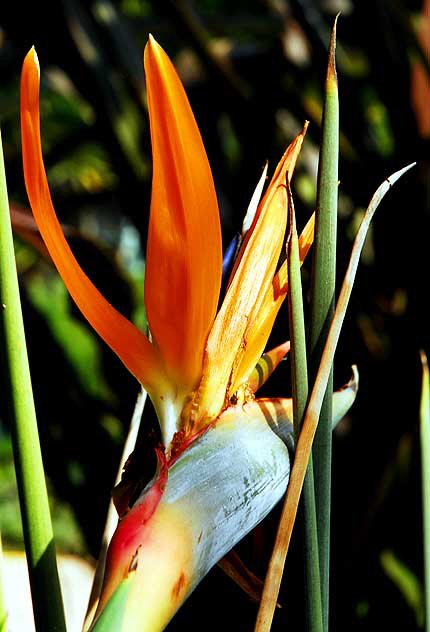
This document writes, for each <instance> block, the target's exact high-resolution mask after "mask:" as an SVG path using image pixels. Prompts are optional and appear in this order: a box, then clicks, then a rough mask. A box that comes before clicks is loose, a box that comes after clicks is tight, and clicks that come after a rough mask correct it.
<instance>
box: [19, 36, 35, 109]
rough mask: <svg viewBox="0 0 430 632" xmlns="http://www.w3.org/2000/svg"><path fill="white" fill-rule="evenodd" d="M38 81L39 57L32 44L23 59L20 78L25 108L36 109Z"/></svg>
mask: <svg viewBox="0 0 430 632" xmlns="http://www.w3.org/2000/svg"><path fill="white" fill-rule="evenodd" d="M39 83H40V66H39V59H38V57H37V53H36V49H35V48H34V46H32V47H31V48H30V50H29V51H28V53H27V55H26V57H25V59H24V64H23V69H22V79H21V90H22V97H23V98H22V104H25V109H26V110H30V111H31V110H37V109H38V107H39Z"/></svg>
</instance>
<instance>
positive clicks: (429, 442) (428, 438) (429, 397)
mask: <svg viewBox="0 0 430 632" xmlns="http://www.w3.org/2000/svg"><path fill="white" fill-rule="evenodd" d="M421 361H422V363H423V383H422V394H421V411H420V417H421V428H420V430H421V432H420V434H421V472H422V504H423V545H424V605H425V625H426V628H425V629H426V632H430V383H429V379H430V378H429V368H428V364H427V358H426V356H425V354H424V353H421Z"/></svg>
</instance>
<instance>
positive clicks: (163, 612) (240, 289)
mask: <svg viewBox="0 0 430 632" xmlns="http://www.w3.org/2000/svg"><path fill="white" fill-rule="evenodd" d="M144 61H145V72H146V79H147V96H148V107H149V115H150V126H151V140H152V152H153V181H152V198H151V211H150V221H149V233H148V244H147V253H146V271H145V306H146V310H147V317H148V323H149V329H150V332H151V336H152V340H151V341H150V340H149V339H148V337H146V336H145V334H144V333H142V332H141V331H140V330H138V329H137V328H136V327H135V326H134V325H133V324H132V323H131V322H130V321H128V320H127V319H126V318H124V317H123V316H122V315H121V314H120V313H119V312H118V311H117V310H116V309H115V308H114V307H113V306H112V305H110V304H109V303H108V301H107V300H106V299H105V298H104V297H103V296H102V295H101V293H100V292H99V291H98V290H97V288H96V287H95V286H94V285H93V284H92V282H91V281H90V280H89V278H88V277H87V276H86V275H85V273H84V272H83V271H82V269H81V268H80V267H79V265H78V263H77V261H76V259H75V258H74V256H73V254H72V252H71V250H70V248H69V246H68V244H67V242H66V240H65V238H64V235H63V232H62V230H61V227H60V224H59V222H58V220H57V218H56V215H55V211H54V208H53V204H52V200H51V196H50V192H49V187H48V182H47V178H46V173H45V168H44V164H43V158H42V150H41V138H40V121H39V119H40V115H39V81H40V70H39V64H38V60H37V55H36V52H35V51H34V49H32V50H31V51H30V52H29V53H28V55H27V57H26V59H25V61H24V66H23V73H22V81H21V121H22V122H21V125H22V148H23V161H24V175H25V183H26V188H27V193H28V197H29V200H30V204H31V207H32V210H33V213H34V217H35V219H36V222H37V224H38V227H39V230H40V233H41V235H42V237H43V240H44V242H45V244H46V247H47V249H48V251H49V253H50V255H51V257H52V259H53V261H54V263H55V265H56V267H57V269H58V271H59V273H60V275H61V277H62V278H63V280H64V283H65V284H66V286H67V288H68V290H69V292H70V294H71V296H72V297H73V299H74V301H75V302H76V304H77V305H78V307H79V308H80V310H81V311H82V313H83V315H84V316H85V317H86V318H87V320H88V321H89V323H90V324H91V325H92V327H93V328H94V329H95V330H96V331H97V332H98V334H99V335H100V336H101V337H102V338H103V340H104V341H105V342H106V343H107V344H108V345H109V346H110V347H111V348H112V349H113V351H115V353H116V354H117V355H118V356H119V357H120V359H121V360H122V361H123V363H124V364H125V366H126V367H127V368H128V370H129V371H130V372H131V373H132V374H133V375H135V377H136V378H137V380H138V381H139V382H140V383H141V384H142V385H143V386H144V387H145V389H146V390H147V391H148V393H149V395H150V397H151V400H152V402H153V404H154V407H155V410H156V412H157V415H158V419H159V423H160V428H161V433H162V438H163V443H164V446H163V448H161V447H160V449H158V450H157V458H158V469H157V473H156V475H155V477H154V480H153V481H152V482H151V483H150V484H149V485H148V486H147V487H146V488H145V489H144V490H143V492H142V493H141V494H140V496H139V498H138V499H137V500H135V501H134V502H133V503H132V506H131V507H127V510H126V511H125V514H124V515H123V516H122V517H121V520H120V522H119V524H118V528H117V530H116V532H115V534H114V536H113V538H112V541H111V544H110V547H109V551H108V557H107V564H106V573H105V578H104V583H103V588H102V592H101V596H100V601H99V606H98V610H97V613H96V617H95V623H94V624H93V628H92V629H93V630H97V629H98V626H99V625H100V622H101V621H103V617H104V613H105V612H106V611H107V606H108V604H109V603H110V602H111V601H112V598H113V596H115V594H117V592H118V590H119V589H120V588H121V586H123V585H125V583H126V584H127V587H128V588H127V598H126V606H125V608H124V612H123V615H122V619H121V624H118V623H115V624H114V623H112V626H116V627H104V628H103V629H112V630H114V629H115V630H119V629H121V630H131V629H132V630H136V631H139V630H141V631H145V632H153V631H154V632H155V631H157V630H162V629H163V628H164V627H165V625H166V624H167V623H168V621H169V620H170V619H171V617H172V616H173V614H174V613H175V612H176V610H177V609H178V607H179V606H180V605H181V603H182V602H183V601H184V599H185V598H186V597H187V596H188V595H189V594H190V592H191V591H192V590H193V588H194V587H195V586H196V584H197V583H198V582H199V581H200V579H201V578H202V577H203V576H204V575H205V574H206V573H207V571H208V570H209V569H210V568H211V567H212V566H213V564H215V563H216V562H217V561H218V560H219V559H220V558H221V557H222V556H223V555H225V553H226V552H227V551H228V550H229V549H231V548H232V546H234V544H235V543H236V542H237V541H238V540H240V539H241V538H242V537H243V536H244V535H245V534H246V533H247V532H248V531H250V529H252V528H253V527H254V526H255V525H256V524H257V523H258V522H260V521H261V520H262V519H263V517H264V516H265V515H266V514H267V513H268V512H269V511H270V509H271V508H272V507H273V506H274V504H275V503H276V502H277V501H278V500H279V499H280V497H281V496H282V494H283V493H284V492H285V489H286V486H287V483H288V477H289V467H290V464H289V455H288V450H287V448H286V446H285V443H284V442H283V441H282V440H281V439H280V438H279V436H277V434H275V433H274V432H273V428H275V429H276V428H279V427H281V426H282V425H283V423H284V422H285V421H286V420H287V419H288V418H289V417H290V414H289V409H290V406H289V405H288V403H287V400H285V399H273V400H267V399H266V400H258V399H255V397H254V392H255V391H256V390H257V388H258V387H259V386H260V385H261V379H260V373H261V371H260V370H259V369H260V367H259V365H258V363H259V360H260V357H261V356H262V353H263V351H264V348H265V346H266V343H267V340H268V337H269V335H270V332H271V329H272V326H273V323H274V321H275V318H276V315H277V313H278V311H279V308H280V306H281V304H282V302H283V300H284V298H285V295H286V293H287V290H288V278H287V265H286V263H283V264H282V265H281V266H280V267H279V258H280V254H281V250H282V245H283V241H284V236H285V230H286V225H287V209H288V204H287V189H286V186H285V184H286V179H288V180H289V179H290V178H291V175H292V174H293V171H294V167H295V163H296V160H297V157H298V154H299V152H300V148H301V146H302V142H303V138H304V135H305V132H306V125H305V127H304V129H303V130H302V132H301V133H300V134H299V135H298V136H297V138H296V139H295V140H294V141H293V142H292V143H291V145H290V146H289V147H288V149H287V150H286V152H285V154H284V156H283V157H282V159H281V161H280V163H279V164H278V166H277V168H276V170H275V173H274V175H273V177H272V180H271V182H270V184H269V186H268V187H267V190H266V192H265V194H264V196H263V197H262V199H261V201H260V198H261V195H262V191H263V188H264V180H265V173H263V176H262V178H261V179H260V182H259V183H258V185H257V189H256V192H255V194H254V196H253V199H252V200H251V204H250V216H251V217H253V219H252V223H251V226H250V228H249V230H248V231H247V234H246V236H245V237H244V240H243V243H242V245H241V247H240V249H239V251H238V254H237V257H236V259H235V262H234V266H233V270H232V273H231V276H230V279H229V282H228V285H227V290H226V293H225V296H224V299H223V301H222V303H221V307H220V308H219V309H218V310H217V306H218V303H219V296H220V287H221V273H222V245H221V231H220V222H219V211H218V204H217V198H216V193H215V188H214V183H213V179H212V175H211V170H210V167H209V163H208V160H207V157H206V153H205V150H204V146H203V143H202V139H201V136H200V133H199V130H198V128H197V125H196V122H195V120H194V116H193V114H192V111H191V108H190V105H189V103H188V100H187V97H186V95H185V92H184V89H183V87H182V84H181V82H180V80H179V78H178V76H177V74H176V71H175V69H174V67H173V65H172V63H171V62H170V60H169V58H168V57H167V55H166V54H165V52H164V51H163V50H162V48H161V47H160V46H159V45H158V44H157V42H156V41H155V40H154V39H153V38H152V37H150V38H149V42H148V44H147V47H146V49H145V59H144ZM312 240H313V218H311V220H310V221H309V222H308V224H307V226H306V227H305V229H304V231H303V233H302V235H301V238H300V258H301V261H303V259H304V257H305V256H306V253H307V252H308V250H309V248H310V245H311V243H312ZM288 349H289V345H288V344H287V343H286V344H284V345H281V346H280V347H278V348H276V349H274V350H273V351H272V352H269V355H268V358H269V360H270V364H271V365H272V369H273V368H274V367H275V366H276V365H277V364H278V363H279V361H280V360H281V359H282V358H283V357H284V355H285V354H286V353H287V351H288ZM256 367H257V368H256ZM266 373H267V372H266ZM266 377H267V375H266ZM125 500H126V501H127V499H125ZM125 504H127V503H125ZM104 624H105V625H106V618H105V619H104ZM119 626H120V627H119Z"/></svg>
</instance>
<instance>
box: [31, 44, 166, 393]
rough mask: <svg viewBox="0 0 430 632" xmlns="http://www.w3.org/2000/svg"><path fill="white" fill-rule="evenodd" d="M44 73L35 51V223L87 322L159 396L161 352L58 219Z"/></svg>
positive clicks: (33, 167)
mask: <svg viewBox="0 0 430 632" xmlns="http://www.w3.org/2000/svg"><path fill="white" fill-rule="evenodd" d="M39 75H40V71H39V62H38V59H37V55H36V51H35V50H34V49H31V50H30V52H29V53H28V54H27V56H26V58H25V60H24V65H23V69H22V77H21V134H22V153H23V162H24V178H25V185H26V188H27V194H28V197H29V200H30V204H31V208H32V210H33V214H34V217H35V220H36V223H37V225H38V227H39V230H40V233H41V235H42V237H43V240H44V242H45V245H46V247H47V249H48V251H49V254H50V255H51V257H52V259H53V261H54V263H55V265H56V267H57V269H58V272H59V273H60V275H61V277H62V279H63V281H64V283H65V285H66V287H67V289H68V290H69V292H70V294H71V295H72V298H73V300H74V301H75V303H76V304H77V305H78V307H79V309H80V310H81V312H82V313H83V315H84V316H85V318H86V319H87V320H88V321H89V322H90V324H91V325H92V327H94V329H95V330H96V331H97V333H98V334H99V335H100V336H101V337H102V338H103V340H104V341H105V342H106V343H107V344H108V345H109V346H110V347H111V349H112V350H113V351H115V353H116V354H117V355H118V356H119V357H120V358H121V360H122V361H123V362H124V364H125V366H126V367H127V368H128V370H129V371H131V373H133V374H134V375H135V376H136V377H137V379H138V380H139V381H140V382H141V383H142V384H143V385H144V386H145V387H146V388H147V389H148V390H149V391H150V392H154V391H156V389H157V385H158V380H159V379H160V375H161V364H160V357H159V353H158V352H157V350H156V349H154V347H153V346H152V345H151V343H150V342H149V340H148V339H147V338H146V337H145V336H144V335H143V333H142V332H140V331H139V330H138V329H137V328H136V327H135V326H134V325H133V324H132V323H131V322H130V321H128V320H127V319H126V318H124V316H122V315H121V314H120V313H119V312H117V310H116V309H114V308H113V307H112V305H110V304H109V303H108V302H107V301H106V299H105V298H104V297H103V296H102V295H101V294H100V292H99V291H98V290H97V288H96V287H95V286H94V285H93V284H92V283H91V281H90V280H89V279H88V277H87V276H86V275H85V274H84V272H83V271H82V270H81V268H80V267H79V264H78V263H77V261H76V259H75V258H74V256H73V254H72V252H71V250H70V248H69V246H68V244H67V242H66V240H65V238H64V235H63V231H62V229H61V226H60V224H59V222H58V220H57V217H56V215H55V211H54V208H53V205H52V200H51V195H50V192H49V186H48V181H47V178H46V173H45V167H44V164H43V158H42V147H41V140H40V116H39Z"/></svg>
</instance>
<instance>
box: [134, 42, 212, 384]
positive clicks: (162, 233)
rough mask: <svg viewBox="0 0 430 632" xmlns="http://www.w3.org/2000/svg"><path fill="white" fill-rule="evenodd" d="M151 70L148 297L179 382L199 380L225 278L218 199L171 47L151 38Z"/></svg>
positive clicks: (156, 332)
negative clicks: (170, 55) (167, 49)
mask: <svg viewBox="0 0 430 632" xmlns="http://www.w3.org/2000/svg"><path fill="white" fill-rule="evenodd" d="M145 72H146V83H147V94H148V107H149V115H150V122H151V140H152V153H153V180H152V199H151V216H150V222H149V234H148V248H147V264H146V277H145V304H146V309H147V314H148V321H149V325H150V329H151V333H152V335H153V338H154V341H155V342H156V344H157V346H158V347H159V348H160V350H161V352H162V355H163V358H164V360H165V363H166V365H167V370H168V371H169V373H170V374H171V375H173V377H174V379H175V381H177V382H179V385H180V386H179V387H180V389H184V390H187V389H188V390H189V389H193V388H195V387H196V385H197V382H198V380H199V378H200V375H201V370H202V359H203V351H204V346H205V343H206V338H207V335H208V332H209V329H210V327H211V325H212V322H213V319H214V317H215V313H216V309H217V304H218V298H219V289H220V284H221V266H222V246H221V231H220V223H219V212H218V204H217V199H216V194H215V188H214V183H213V179H212V175H211V171H210V167H209V163H208V160H207V157H206V153H205V149H204V146H203V142H202V139H201V136H200V132H199V130H198V127H197V124H196V121H195V119H194V116H193V113H192V111H191V108H190V105H189V103H188V99H187V97H186V95H185V92H184V89H183V87H182V84H181V82H180V79H179V77H178V75H177V74H176V71H175V69H174V67H173V65H172V63H171V61H170V60H169V58H168V57H167V55H166V53H165V52H164V51H163V50H162V49H161V47H160V46H159V45H158V44H157V43H156V41H155V40H154V39H153V38H152V37H150V39H149V42H148V44H147V46H146V49H145Z"/></svg>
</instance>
